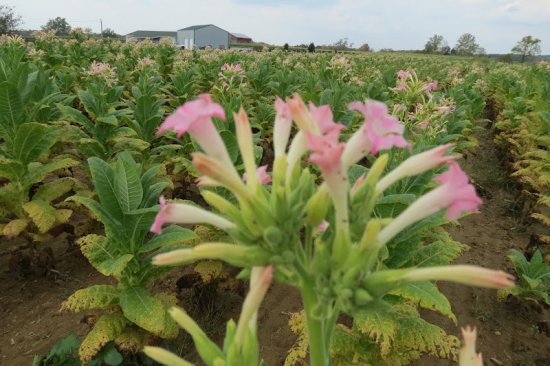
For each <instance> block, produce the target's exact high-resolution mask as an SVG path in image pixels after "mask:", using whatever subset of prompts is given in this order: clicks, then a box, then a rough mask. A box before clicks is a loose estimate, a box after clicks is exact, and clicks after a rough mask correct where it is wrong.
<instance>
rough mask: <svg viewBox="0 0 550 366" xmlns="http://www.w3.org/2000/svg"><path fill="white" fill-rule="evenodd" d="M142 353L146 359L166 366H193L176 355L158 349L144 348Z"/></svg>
mask: <svg viewBox="0 0 550 366" xmlns="http://www.w3.org/2000/svg"><path fill="white" fill-rule="evenodd" d="M143 353H145V354H146V355H147V356H148V357H150V358H151V359H153V360H154V361H157V362H159V363H161V364H163V365H166V366H193V364H192V363H189V362H187V361H185V360H184V359H181V358H179V357H178V355H176V354H174V353H172V352H170V351H167V350H165V349H164V348H160V347H150V346H145V347H144V348H143Z"/></svg>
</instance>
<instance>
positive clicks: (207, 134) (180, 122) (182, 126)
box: [157, 94, 236, 173]
mask: <svg viewBox="0 0 550 366" xmlns="http://www.w3.org/2000/svg"><path fill="white" fill-rule="evenodd" d="M212 117H217V118H219V119H221V120H225V112H224V110H223V108H222V106H221V105H219V104H218V103H215V102H212V97H211V96H210V95H209V94H201V95H199V98H198V99H195V100H191V101H189V102H186V103H185V104H183V105H182V106H181V107H179V108H178V109H176V111H175V112H174V113H172V114H171V115H170V116H168V118H166V120H165V121H164V122H162V124H161V125H160V127H159V129H158V131H157V135H160V134H162V133H163V132H165V131H167V130H172V131H175V132H176V133H177V135H178V137H181V136H182V135H183V134H184V133H185V132H189V134H190V135H191V136H192V137H193V138H194V139H195V140H197V142H198V144H199V145H200V146H201V147H202V149H203V150H204V151H205V152H206V153H207V154H208V155H209V156H211V157H213V158H215V159H217V160H219V161H221V162H222V163H224V164H227V165H228V166H232V165H233V163H232V161H231V158H230V157H229V153H228V152H227V149H226V148H225V145H224V143H223V140H222V138H221V137H220V134H219V133H218V131H217V130H216V127H215V126H214V123H213V122H212ZM235 173H236V171H235Z"/></svg>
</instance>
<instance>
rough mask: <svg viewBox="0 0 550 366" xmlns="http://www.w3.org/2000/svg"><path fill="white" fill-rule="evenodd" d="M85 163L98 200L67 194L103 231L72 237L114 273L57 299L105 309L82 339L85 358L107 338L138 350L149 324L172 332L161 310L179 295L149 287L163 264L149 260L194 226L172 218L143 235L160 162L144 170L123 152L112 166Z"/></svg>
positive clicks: (79, 307)
mask: <svg viewBox="0 0 550 366" xmlns="http://www.w3.org/2000/svg"><path fill="white" fill-rule="evenodd" d="M88 164H89V167H90V170H91V173H92V181H93V183H94V188H95V191H96V192H97V196H98V200H97V201H96V200H93V199H91V198H87V197H83V196H73V197H71V198H70V200H72V201H75V202H77V203H80V204H83V205H84V206H86V207H87V208H88V209H89V210H90V212H91V214H92V215H93V216H94V217H96V218H97V219H98V220H100V221H101V222H102V223H103V226H104V229H105V235H98V234H90V235H87V236H84V237H82V238H80V239H79V240H78V241H77V243H78V245H79V246H80V249H81V251H82V253H83V254H84V256H85V257H86V258H87V259H88V260H89V261H90V264H91V265H92V266H94V268H95V269H97V270H98V271H99V272H100V273H101V274H103V275H105V276H112V277H114V279H115V280H116V283H117V284H116V286H113V285H94V286H91V287H88V288H85V289H81V290H78V291H76V292H75V293H74V294H73V295H71V296H70V297H69V298H68V299H67V300H66V301H65V302H64V303H63V305H62V308H63V309H66V310H71V311H75V312H80V311H90V310H101V311H103V314H102V315H101V316H100V317H99V318H98V319H97V321H96V322H95V325H94V327H93V329H92V330H91V331H90V332H89V333H88V335H87V336H86V338H85V339H84V341H83V342H82V344H81V346H80V349H79V355H80V358H81V359H82V361H83V362H84V363H86V362H88V361H89V360H91V359H92V358H93V357H94V356H95V355H96V354H97V353H98V352H99V351H100V350H101V349H102V347H104V346H105V345H106V344H107V343H109V342H111V341H114V342H115V344H116V345H117V346H118V347H119V348H120V349H121V350H124V351H133V352H135V351H137V350H138V349H139V348H140V347H141V344H142V343H143V342H144V337H145V335H146V334H147V333H148V332H149V333H151V334H153V335H155V336H158V337H162V338H174V337H175V336H176V335H177V333H178V332H177V326H176V323H175V322H174V321H173V320H172V319H171V318H170V316H169V315H168V313H167V310H166V309H167V308H169V307H171V306H173V305H174V304H175V303H176V297H175V296H174V294H171V293H160V294H156V295H152V294H151V293H150V292H149V290H148V288H147V285H148V284H149V283H150V282H151V281H152V280H154V279H155V278H158V277H160V276H162V275H163V274H165V273H166V272H167V271H166V269H165V268H164V269H163V268H158V267H153V266H152V264H151V258H152V256H154V255H156V254H158V253H161V252H164V251H166V250H169V249H173V248H177V247H181V246H182V243H183V242H185V241H187V240H190V239H193V238H195V235H194V233H193V232H192V231H190V230H187V229H184V228H180V227H177V226H172V227H170V228H168V229H167V230H166V231H165V232H164V233H163V235H160V236H156V237H154V238H150V237H149V236H148V229H149V227H150V226H151V224H152V222H153V220H154V217H155V213H156V212H157V209H156V208H155V207H154V205H155V204H156V202H157V201H158V198H159V195H160V193H161V192H162V191H163V190H164V189H165V188H166V187H167V186H168V182H166V181H156V176H157V173H158V171H159V168H160V167H159V166H153V167H151V168H149V169H148V170H147V171H145V172H142V168H141V165H139V164H137V163H136V162H135V161H134V160H133V159H132V157H131V156H130V154H129V153H123V154H120V155H119V156H118V158H117V159H116V162H115V163H114V164H113V165H114V166H111V165H109V164H108V163H107V162H105V161H103V160H101V159H99V158H97V157H93V158H89V159H88Z"/></svg>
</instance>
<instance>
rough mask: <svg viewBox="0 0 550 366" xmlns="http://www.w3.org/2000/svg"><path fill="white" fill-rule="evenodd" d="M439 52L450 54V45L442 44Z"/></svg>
mask: <svg viewBox="0 0 550 366" xmlns="http://www.w3.org/2000/svg"><path fill="white" fill-rule="evenodd" d="M441 53H442V54H444V55H450V54H451V47H449V46H443V47H442V48H441Z"/></svg>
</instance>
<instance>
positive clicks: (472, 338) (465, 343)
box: [458, 326, 483, 366]
mask: <svg viewBox="0 0 550 366" xmlns="http://www.w3.org/2000/svg"><path fill="white" fill-rule="evenodd" d="M461 330H462V348H461V349H460V352H459V354H458V362H459V366H483V358H482V357H481V353H476V338H477V332H476V328H473V329H472V328H470V326H467V327H466V328H461Z"/></svg>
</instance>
